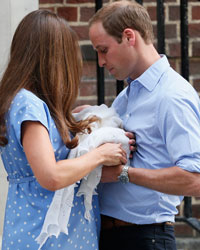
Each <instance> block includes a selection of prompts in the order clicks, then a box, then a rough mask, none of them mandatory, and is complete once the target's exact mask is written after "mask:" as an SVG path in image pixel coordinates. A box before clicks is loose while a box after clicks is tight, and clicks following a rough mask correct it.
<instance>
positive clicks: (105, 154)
mask: <svg viewBox="0 0 200 250" xmlns="http://www.w3.org/2000/svg"><path fill="white" fill-rule="evenodd" d="M22 145H23V147H24V152H25V154H26V157H27V159H28V162H29V164H30V166H31V168H32V170H33V172H34V175H35V177H36V178H37V180H38V182H39V183H40V185H41V186H43V187H44V188H46V189H49V190H52V191H55V190H57V189H60V188H63V187H66V186H68V185H71V184H73V183H75V182H76V181H78V180H80V179H81V178H83V177H84V176H86V175H87V174H88V173H89V172H91V171H92V170H93V169H94V168H96V167H97V166H99V165H102V164H103V165H118V164H124V163H126V153H125V151H124V150H123V149H122V148H121V145H120V144H113V143H106V144H104V145H102V146H100V147H98V148H96V149H93V150H92V151H90V152H89V153H87V154H85V155H83V156H81V157H78V158H75V159H66V160H61V161H58V162H56V160H55V155H54V150H53V147H52V144H51V142H50V138H49V134H48V131H47V129H46V128H45V127H44V126H43V125H42V124H41V123H39V122H31V121H27V122H24V123H23V124H22Z"/></svg>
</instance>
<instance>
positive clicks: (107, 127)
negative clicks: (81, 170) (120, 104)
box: [36, 104, 129, 249]
mask: <svg viewBox="0 0 200 250" xmlns="http://www.w3.org/2000/svg"><path fill="white" fill-rule="evenodd" d="M93 115H96V116H97V117H99V118H100V122H94V123H93V124H92V132H91V133H90V134H79V135H78V136H79V144H78V146H77V147H76V148H74V149H72V150H71V151H70V153H69V157H68V158H76V157H79V156H81V155H83V154H85V153H87V152H89V151H90V150H91V149H94V148H96V147H98V146H100V145H101V144H103V143H106V142H114V143H121V144H122V146H123V148H124V150H125V151H126V153H127V156H128V154H129V139H128V137H127V136H126V135H125V131H124V130H123V129H122V120H121V119H120V118H119V116H118V115H117V113H116V112H115V110H114V109H113V108H108V107H107V106H106V105H105V104H102V105H100V106H91V107H89V108H86V109H84V110H83V111H81V112H80V113H77V114H74V116H75V119H76V120H77V121H78V120H83V119H86V118H88V117H90V116H93ZM101 171H102V166H98V167H97V168H96V169H94V170H93V171H92V172H91V173H90V174H88V175H87V176H86V177H84V178H83V179H82V181H81V184H80V187H79V190H78V192H77V194H76V195H77V196H81V195H83V196H84V206H85V218H86V219H87V220H90V210H91V209H92V196H93V195H94V194H96V192H95V189H96V187H97V185H98V183H99V182H100V179H101ZM76 186H77V184H76V183H75V184H72V185H70V186H68V187H65V188H63V189H60V190H57V191H56V192H55V194H54V197H53V200H52V202H51V205H50V207H49V209H48V211H47V214H46V217H45V220H44V224H43V227H42V230H41V232H40V235H39V236H38V237H37V238H36V241H37V242H38V244H39V245H40V246H39V248H38V249H41V247H42V246H43V245H44V243H45V242H46V240H47V239H48V237H50V236H52V235H54V236H56V237H58V236H59V234H60V232H63V233H65V234H67V235H68V228H67V225H68V222H69V217H70V213H71V208H72V206H73V199H74V188H75V187H76Z"/></svg>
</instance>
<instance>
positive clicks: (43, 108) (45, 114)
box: [8, 90, 50, 145]
mask: <svg viewBox="0 0 200 250" xmlns="http://www.w3.org/2000/svg"><path fill="white" fill-rule="evenodd" d="M49 117H50V112H49V110H48V107H47V105H46V104H45V103H44V102H43V101H42V100H41V99H39V98H38V97H37V96H35V95H34V94H32V93H31V92H29V91H25V90H24V91H20V92H19V93H18V94H17V95H16V96H15V98H14V100H13V102H12V104H11V108H10V112H9V117H8V119H9V125H10V129H12V130H14V133H15V135H16V138H17V140H18V142H19V144H20V145H21V125H22V123H23V122H24V121H37V122H40V123H41V124H42V125H43V126H44V127H45V128H46V129H47V130H48V131H49V122H48V121H49Z"/></svg>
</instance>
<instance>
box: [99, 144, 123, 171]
mask: <svg viewBox="0 0 200 250" xmlns="http://www.w3.org/2000/svg"><path fill="white" fill-rule="evenodd" d="M97 149H98V151H99V153H100V154H101V156H102V164H103V165H106V166H113V165H119V164H126V162H127V156H126V152H125V150H124V149H123V148H122V145H121V144H117V143H105V144H103V145H101V146H99V147H98V148H97Z"/></svg>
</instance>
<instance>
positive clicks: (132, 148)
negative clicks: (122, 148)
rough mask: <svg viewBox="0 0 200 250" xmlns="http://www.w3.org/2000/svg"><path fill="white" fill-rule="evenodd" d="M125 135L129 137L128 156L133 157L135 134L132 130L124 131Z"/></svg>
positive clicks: (135, 146)
mask: <svg viewBox="0 0 200 250" xmlns="http://www.w3.org/2000/svg"><path fill="white" fill-rule="evenodd" d="M125 135H126V136H127V137H128V138H129V145H130V147H129V149H130V155H129V158H130V159H131V158H133V152H135V151H136V150H137V145H136V138H135V134H134V133H132V132H126V133H125Z"/></svg>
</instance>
